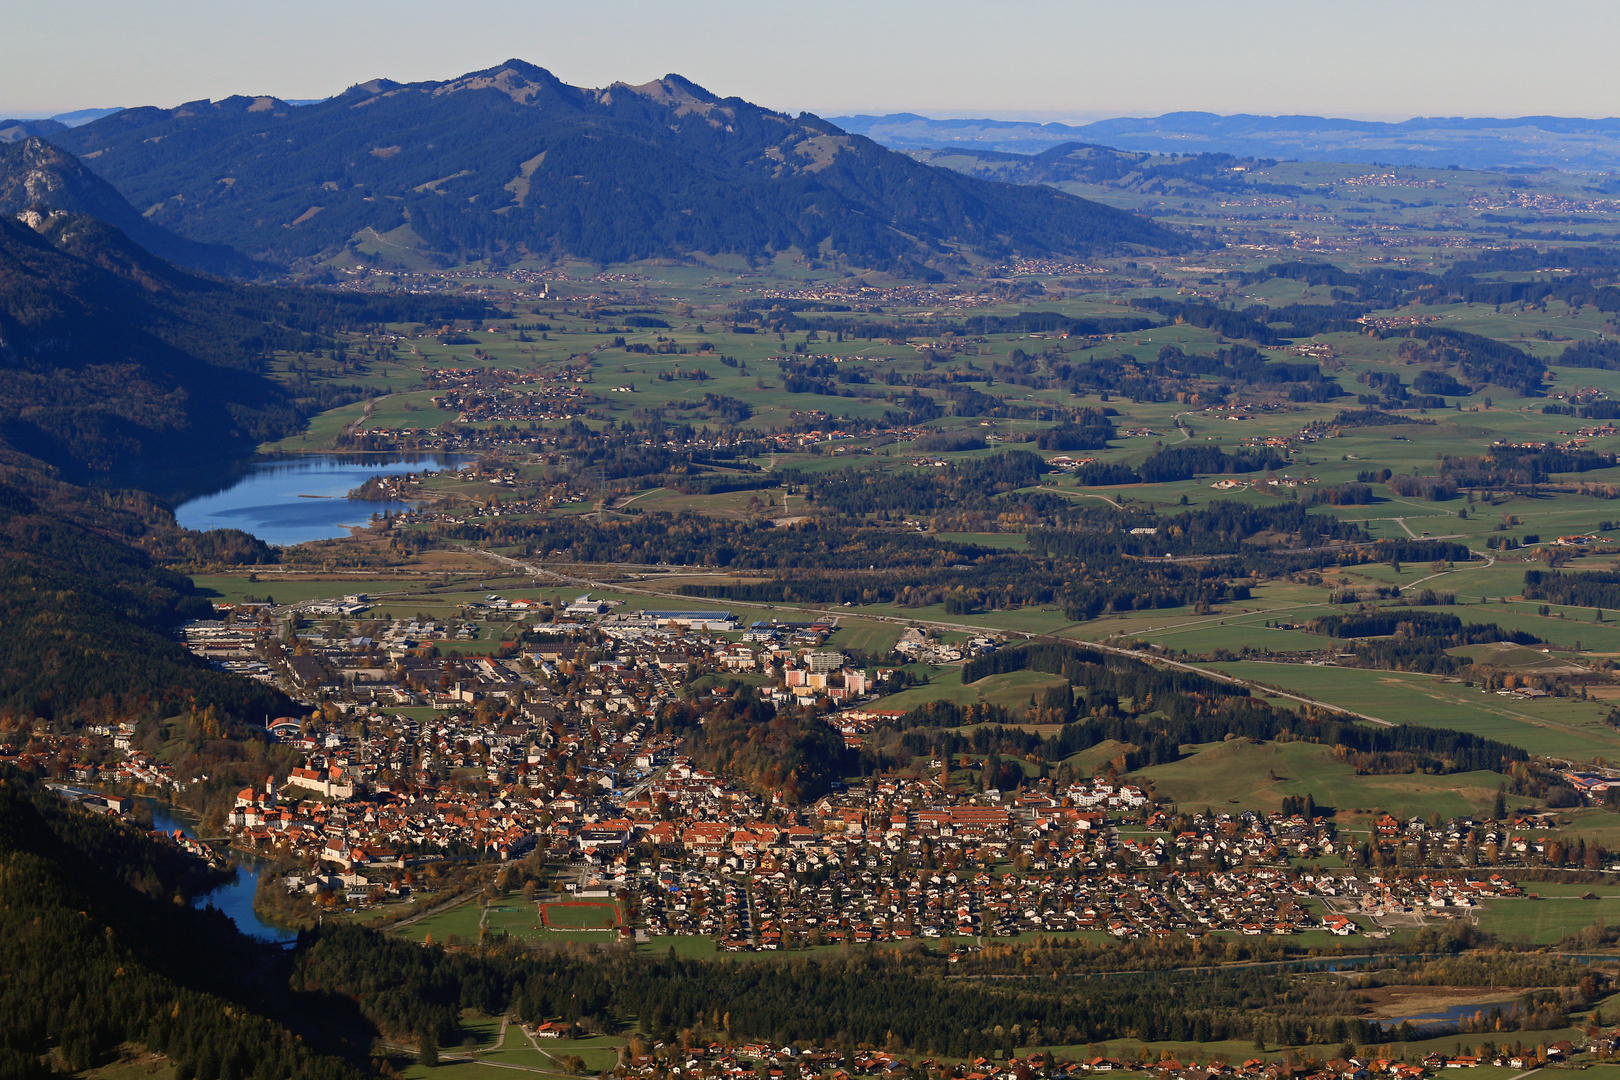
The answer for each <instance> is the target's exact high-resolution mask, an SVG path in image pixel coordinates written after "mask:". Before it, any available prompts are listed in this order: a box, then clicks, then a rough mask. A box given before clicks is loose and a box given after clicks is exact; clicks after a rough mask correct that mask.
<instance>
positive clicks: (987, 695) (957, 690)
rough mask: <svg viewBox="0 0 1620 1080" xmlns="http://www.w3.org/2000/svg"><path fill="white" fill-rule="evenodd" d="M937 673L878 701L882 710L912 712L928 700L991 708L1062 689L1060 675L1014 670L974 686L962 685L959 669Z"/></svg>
mask: <svg viewBox="0 0 1620 1080" xmlns="http://www.w3.org/2000/svg"><path fill="white" fill-rule="evenodd" d="M936 670H940V671H941V673H940V674H938V675H933V676H931V677H930V681H929V684H928V685H927V686H917V687H913V688H911V689H910V690H902V691H900V692H899V693H898V694H893V695H891V696H889V697H886V698H883V699H882V700H881V701H880V702H878V705H879V707H881V708H884V709H914V708H916V707H917V706H918V705H922V704H924V703H926V702H930V701H951V702H955V703H956V704H958V705H971V704H975V703H977V702H981V701H983V702H987V703H989V704H991V705H1005V706H1009V707H1011V706H1018V705H1027V704H1028V703H1029V699H1030V696H1031V695H1034V696H1035V697H1036V698H1037V699H1038V698H1039V697H1040V696H1041V695H1042V694H1044V693H1045V692H1046V690H1047V689H1048V688H1050V687H1054V686H1063V685H1065V680H1064V678H1063V676H1061V675H1048V674H1046V673H1045V672H1040V671H1014V672H1010V673H1008V674H1006V675H990V676H987V677H985V678H983V679H980V680H979V681H978V682H976V683H971V684H969V685H967V686H964V685H962V669H961V668H959V667H953V668H946V669H936Z"/></svg>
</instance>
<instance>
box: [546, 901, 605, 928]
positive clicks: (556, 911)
mask: <svg viewBox="0 0 1620 1080" xmlns="http://www.w3.org/2000/svg"><path fill="white" fill-rule="evenodd" d="M540 918H541V920H542V921H543V923H544V925H545V926H547V927H548V928H550V929H553V930H611V929H613V928H614V927H615V926H617V925H619V909H618V908H617V907H616V906H614V905H613V904H596V903H590V902H586V901H565V902H563V903H557V904H541V905H540Z"/></svg>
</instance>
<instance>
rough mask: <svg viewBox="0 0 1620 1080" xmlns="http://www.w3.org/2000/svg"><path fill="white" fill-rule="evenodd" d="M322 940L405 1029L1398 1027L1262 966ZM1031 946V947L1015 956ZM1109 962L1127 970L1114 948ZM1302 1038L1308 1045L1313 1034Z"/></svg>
mask: <svg viewBox="0 0 1620 1080" xmlns="http://www.w3.org/2000/svg"><path fill="white" fill-rule="evenodd" d="M306 942H307V944H306V945H305V947H304V948H303V949H301V952H300V958H299V969H298V971H299V978H300V979H301V980H302V985H305V986H319V987H321V988H322V989H326V990H332V991H335V992H337V993H342V994H345V995H349V996H352V997H354V998H355V999H356V1000H357V1001H358V1002H359V1004H360V1007H361V1008H362V1009H363V1010H364V1011H365V1013H366V1015H367V1016H368V1017H370V1018H372V1019H373V1020H374V1021H375V1022H377V1023H378V1025H379V1026H380V1027H382V1028H383V1030H384V1031H387V1032H388V1033H389V1034H391V1035H393V1036H394V1037H396V1038H408V1037H419V1036H420V1035H422V1034H426V1033H427V1031H428V1030H429V1028H428V1025H431V1024H433V1023H434V1022H435V1020H437V1019H438V1018H439V1017H446V1018H448V1017H451V1016H453V1010H452V1009H451V1008H450V1003H454V1004H457V1005H465V1006H466V1007H471V1008H477V1009H479V1010H481V1011H486V1012H491V1013H499V1012H501V1011H503V1010H506V1009H511V1010H512V1011H513V1012H514V1013H515V1015H516V1016H517V1018H518V1019H520V1020H522V1021H523V1022H525V1023H533V1022H538V1021H542V1020H547V1019H551V1018H554V1017H562V1018H563V1019H565V1020H568V1021H584V1022H585V1024H586V1025H587V1026H589V1027H591V1028H602V1027H607V1028H610V1029H611V1028H612V1027H614V1026H616V1025H618V1024H621V1023H627V1022H629V1021H630V1019H631V1018H632V1017H633V1018H634V1024H635V1026H636V1028H637V1029H638V1030H639V1031H641V1032H642V1033H644V1034H645V1035H647V1036H648V1037H649V1038H653V1039H657V1040H662V1041H666V1042H672V1043H673V1042H675V1041H678V1037H679V1035H680V1033H681V1032H683V1031H684V1032H688V1033H690V1034H691V1035H692V1036H694V1037H697V1038H705V1039H707V1038H729V1039H733V1040H738V1041H741V1040H748V1039H760V1040H766V1041H770V1042H773V1043H782V1044H786V1043H800V1044H816V1045H823V1046H833V1047H838V1048H842V1049H845V1050H847V1051H849V1052H853V1051H854V1050H855V1048H856V1047H857V1046H861V1045H865V1046H878V1045H889V1046H896V1047H898V1048H904V1049H909V1050H911V1051H913V1052H917V1053H928V1054H936V1055H949V1056H952V1057H973V1056H976V1055H985V1054H991V1053H995V1052H997V1051H1000V1052H1001V1053H1003V1054H1006V1053H1008V1052H1010V1051H1011V1050H1012V1049H1014V1048H1015V1047H1017V1046H1021V1045H1027V1044H1041V1043H1070V1044H1072V1043H1087V1042H1098V1041H1105V1040H1111V1039H1122V1038H1127V1037H1128V1038H1133V1039H1144V1040H1165V1039H1175V1040H1184V1041H1199V1042H1207V1041H1215V1040H1221V1039H1245V1040H1252V1039H1254V1038H1255V1037H1256V1036H1262V1037H1265V1038H1267V1039H1275V1038H1280V1037H1282V1036H1284V1035H1286V1034H1287V1033H1288V1031H1289V1030H1290V1029H1291V1028H1292V1027H1293V1026H1294V1025H1296V1024H1297V1025H1298V1027H1299V1030H1300V1031H1301V1032H1302V1033H1303V1031H1304V1030H1305V1029H1306V1027H1307V1026H1309V1025H1311V1024H1313V1023H1319V1024H1321V1025H1322V1028H1323V1032H1324V1034H1327V1033H1329V1032H1332V1033H1335V1034H1342V1035H1343V1036H1344V1037H1345V1038H1349V1039H1353V1040H1355V1041H1357V1042H1361V1041H1367V1042H1374V1043H1376V1042H1378V1041H1380V1040H1381V1039H1382V1038H1383V1037H1384V1031H1383V1028H1382V1027H1381V1026H1380V1025H1379V1024H1378V1023H1377V1022H1376V1021H1364V1020H1360V1019H1354V1018H1346V1017H1345V1016H1344V1015H1342V1013H1341V1015H1338V1016H1333V1015H1324V1014H1314V1015H1313V1014H1312V1013H1311V1011H1310V1010H1309V1009H1307V1008H1306V1007H1305V1006H1303V1005H1301V1004H1298V1003H1297V1001H1298V996H1297V994H1296V995H1294V996H1293V998H1291V997H1290V995H1289V992H1288V988H1289V987H1290V986H1291V985H1293V980H1294V978H1295V976H1293V975H1291V974H1290V973H1278V972H1266V971H1263V970H1256V969H1235V970H1231V971H1224V972H1220V973H1216V974H1210V973H1203V972H1162V973H1152V974H1120V975H1117V976H1115V977H1113V978H1109V979H1098V980H1087V981H1084V982H1075V981H1072V980H1062V981H1058V980H1038V981H1023V982H1020V983H1018V984H1016V985H1005V984H1000V983H997V982H995V981H994V980H993V979H991V980H984V979H951V978H947V977H946V964H945V962H944V960H943V959H942V958H940V957H938V956H935V955H931V954H928V953H907V952H902V951H898V950H892V951H891V950H864V951H861V952H856V953H851V954H850V955H848V956H843V957H838V958H832V959H825V960H824V959H819V958H808V957H807V958H802V959H801V958H798V957H793V958H783V959H781V960H778V961H774V962H772V963H767V964H717V963H712V962H703V961H698V960H686V959H680V958H677V957H675V956H674V955H673V954H672V955H670V956H668V957H658V958H653V957H643V956H637V955H635V954H633V953H627V952H622V951H618V950H604V951H603V952H601V953H599V954H598V955H596V956H591V957H582V956H578V955H574V954H568V953H560V952H559V953H546V954H533V953H530V954H517V953H510V952H505V951H502V950H484V951H482V952H479V953H473V952H457V953H444V952H441V951H440V950H438V949H435V948H429V949H422V948H421V947H420V946H416V945H412V944H409V943H406V942H403V941H399V940H397V939H393V940H389V939H385V938H383V937H382V936H381V935H378V934H376V933H375V932H372V931H367V930H363V929H359V928H355V927H351V926H341V925H336V924H335V925H334V926H332V927H327V928H323V929H322V930H321V931H320V932H319V933H317V934H311V935H308V937H307V938H306ZM1010 948H1012V947H1009V946H997V947H995V949H994V951H993V953H992V955H991V956H990V957H989V958H988V959H987V961H986V962H987V963H994V962H997V961H1000V960H1001V958H1002V954H1003V952H1004V951H1005V950H1008V949H1010ZM1241 948H1242V947H1241V946H1240V950H1241ZM987 951H988V950H987ZM1114 951H1115V952H1116V953H1117V954H1118V955H1119V958H1120V959H1121V960H1124V959H1126V953H1127V952H1129V953H1131V955H1130V956H1129V959H1130V960H1131V961H1133V962H1135V961H1138V960H1139V957H1138V955H1137V954H1139V953H1140V952H1141V950H1119V949H1116V950H1114ZM1165 951H1167V952H1169V951H1172V950H1165ZM1178 951H1184V950H1178ZM1022 952H1023V950H1018V952H1017V954H1015V956H1014V960H1015V962H1016V961H1017V959H1018V958H1019V957H1021V955H1022ZM1082 954H1085V955H1088V956H1090V955H1096V956H1101V954H1102V950H1100V949H1097V948H1094V947H1088V948H1082V949H1076V950H1073V952H1072V954H1065V956H1064V959H1068V958H1069V956H1070V955H1072V957H1073V958H1074V959H1076V960H1079V959H1080V958H1081V956H1082ZM1103 963H1104V964H1105V965H1107V966H1113V965H1112V964H1109V963H1108V960H1107V959H1106V958H1104V959H1103ZM1042 966H1043V968H1044V967H1045V966H1046V965H1044V964H1043V965H1042ZM952 973H953V974H954V972H952ZM992 973H993V972H992ZM1020 973H1023V972H1020ZM424 987H427V988H432V989H433V990H434V991H435V994H436V998H437V1000H438V1001H440V1002H443V1003H445V1004H441V1005H439V1006H438V1007H437V1008H436V1010H435V1011H434V1013H433V1014H426V1013H423V1012H421V1011H413V1010H412V1008H411V1007H410V1006H409V1004H408V1003H407V1002H406V1001H404V1000H402V999H404V998H406V997H407V995H408V994H409V993H410V992H411V991H412V990H416V989H419V988H424ZM1290 1001H1293V1002H1295V1003H1294V1004H1289V1002H1290ZM1335 1004H1337V1002H1335ZM1350 1011H1351V1010H1350V1009H1349V1008H1348V1007H1346V1008H1344V1009H1343V1012H1344V1013H1348V1012H1350ZM412 1024H419V1025H422V1027H421V1028H416V1027H411V1026H409V1025H412ZM1299 1041H1307V1040H1306V1039H1305V1038H1304V1037H1303V1035H1302V1036H1301V1038H1300V1040H1299Z"/></svg>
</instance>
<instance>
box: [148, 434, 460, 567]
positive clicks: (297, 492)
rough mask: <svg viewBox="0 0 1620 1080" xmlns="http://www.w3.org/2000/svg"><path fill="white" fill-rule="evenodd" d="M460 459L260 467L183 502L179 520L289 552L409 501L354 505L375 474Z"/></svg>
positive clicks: (363, 458) (334, 457)
mask: <svg viewBox="0 0 1620 1080" xmlns="http://www.w3.org/2000/svg"><path fill="white" fill-rule="evenodd" d="M467 460H470V459H469V458H467V457H466V456H465V455H460V454H319V455H310V456H308V457H302V456H301V457H296V458H281V459H276V460H273V461H256V462H254V463H252V464H251V465H250V466H249V467H248V470H247V471H246V472H245V473H243V474H242V475H241V476H240V477H238V478H237V479H236V480H235V481H234V482H232V483H231V484H230V486H228V487H226V488H225V489H223V490H221V491H216V492H213V493H212V494H208V495H202V496H199V497H197V498H193V499H189V500H187V501H185V502H183V503H181V504H180V505H179V506H178V507H177V508H176V509H175V517H176V518H178V519H179V522H180V524H181V525H183V526H184V527H186V528H188V529H198V530H203V531H206V530H208V529H241V530H242V531H243V532H249V533H252V534H253V535H254V536H257V537H258V538H259V539H260V540H263V541H264V542H265V543H267V544H275V545H277V546H282V547H285V546H287V545H289V544H302V543H304V542H306V541H309V540H330V539H332V538H334V537H340V536H346V535H348V531H349V529H350V528H352V527H354V526H360V525H365V524H366V523H367V522H369V521H370V520H371V516H372V515H373V514H381V513H382V512H383V511H384V510H391V511H393V512H394V513H399V512H401V511H404V510H409V509H410V508H411V504H410V503H405V502H377V501H372V500H367V499H350V498H348V497H347V496H348V493H349V492H351V491H353V490H354V489H355V488H357V487H359V486H360V485H361V484H363V483H365V482H366V481H367V480H368V479H370V478H371V477H373V476H393V475H397V474H399V473H407V472H421V471H423V470H428V469H432V470H442V469H447V468H456V467H458V466H460V465H461V464H462V463H464V462H465V461H467Z"/></svg>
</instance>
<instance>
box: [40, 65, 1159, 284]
mask: <svg viewBox="0 0 1620 1080" xmlns="http://www.w3.org/2000/svg"><path fill="white" fill-rule="evenodd" d="M233 100H234V99H233ZM272 100H273V99H272ZM257 101H258V99H252V98H243V99H240V101H237V102H236V103H235V104H233V105H232V106H231V108H232V109H234V110H235V111H234V112H229V113H227V111H226V110H225V109H222V108H218V107H213V106H209V107H208V108H207V109H206V110H205V109H204V108H203V107H202V106H200V105H194V106H191V107H188V108H186V109H182V110H178V111H165V110H160V109H131V110H127V111H125V112H123V113H120V114H118V115H117V116H114V117H109V118H107V119H105V120H100V121H96V122H94V123H91V124H88V125H86V126H84V127H82V128H74V129H72V130H71V131H68V132H63V133H61V135H60V136H59V137H58V138H57V141H58V142H60V143H61V145H63V146H65V147H67V148H68V149H70V150H76V151H78V152H80V153H83V154H84V155H85V161H86V164H87V165H88V167H90V168H92V169H94V170H95V171H96V172H97V173H99V174H100V175H101V176H103V177H105V178H106V179H108V180H109V181H111V182H112V183H114V184H118V185H120V186H121V187H122V189H123V190H124V191H125V192H126V193H127V194H128V195H129V196H130V197H131V198H132V199H133V200H134V201H135V202H136V204H137V205H139V206H141V207H142V208H146V209H147V219H148V220H149V221H150V222H151V223H154V224H163V225H166V226H168V227H170V228H173V229H176V230H178V231H183V232H185V233H187V234H189V235H194V236H197V237H199V238H201V237H207V238H209V239H212V240H221V241H225V242H229V243H231V244H233V245H235V246H237V247H238V248H240V249H241V250H244V251H250V252H253V253H255V254H256V255H259V256H260V257H266V258H272V259H276V260H288V261H292V260H315V261H324V260H327V259H331V258H334V257H336V256H338V255H339V254H340V253H342V252H345V251H348V252H351V253H353V255H355V256H358V257H360V258H367V259H373V260H375V261H376V262H377V263H378V265H392V264H393V262H395V261H397V260H413V259H417V258H420V257H421V256H422V255H424V254H427V253H432V257H433V258H435V259H442V258H466V257H469V256H472V255H473V254H474V253H478V257H485V256H487V257H492V258H498V259H508V258H549V257H555V256H558V255H563V254H566V255H571V256H575V257H581V258H587V259H591V260H593V261H597V262H601V263H616V262H632V261H635V260H638V259H645V258H670V257H674V258H681V257H685V256H688V255H692V254H694V253H699V252H701V253H705V254H710V255H713V254H720V253H727V254H739V255H746V256H748V257H750V258H753V257H771V256H772V255H774V254H775V253H778V252H783V251H789V250H792V251H798V252H818V251H827V250H836V251H837V252H838V253H839V256H840V258H841V259H843V260H847V261H850V262H852V263H853V264H854V265H859V266H864V267H866V268H870V269H885V270H887V269H894V270H899V271H901V272H903V273H914V272H919V271H920V269H921V268H925V267H926V268H928V271H929V272H930V273H941V274H942V273H946V272H966V271H967V269H968V268H969V265H970V264H969V263H968V261H967V260H966V259H965V258H964V257H963V256H961V255H960V254H958V252H959V250H960V249H969V250H972V251H975V252H977V253H979V254H980V255H982V256H985V257H989V258H1000V257H1003V256H1005V255H1006V254H1008V253H1010V252H1012V251H1015V250H1016V251H1028V252H1031V253H1044V252H1049V251H1056V252H1062V253H1064V254H1079V253H1082V252H1088V251H1094V250H1098V249H1101V248H1112V247H1116V246H1118V245H1121V244H1133V245H1134V244H1141V245H1148V246H1153V247H1159V248H1177V249H1179V248H1182V247H1185V246H1187V244H1188V240H1187V238H1186V237H1184V236H1180V235H1178V234H1176V233H1175V232H1173V231H1172V230H1169V229H1166V228H1164V227H1162V226H1160V225H1157V224H1155V223H1153V222H1151V221H1148V220H1146V219H1144V218H1140V217H1137V216H1135V215H1132V214H1128V213H1125V212H1123V211H1119V210H1114V209H1110V208H1108V207H1104V206H1100V205H1098V204H1096V203H1090V202H1087V201H1085V200H1083V199H1079V198H1076V197H1074V196H1071V195H1066V194H1064V193H1062V192H1059V191H1057V190H1054V189H1050V188H1044V189H1043V188H1029V187H1018V186H1016V185H1010V184H998V183H994V182H989V181H985V180H980V179H975V178H971V177H964V176H960V175H958V174H956V173H953V172H949V171H947V170H941V169H934V168H930V167H929V166H926V165H922V164H920V163H918V162H915V161H913V160H911V159H910V158H908V157H905V156H904V155H901V154H896V153H893V152H892V151H889V150H885V149H883V148H882V147H881V146H879V145H877V144H876V143H874V142H871V141H870V140H867V139H862V138H855V137H852V136H850V135H849V134H848V133H846V132H844V131H842V130H840V129H839V128H837V127H835V126H834V125H832V124H830V123H828V122H826V121H823V120H820V119H818V118H816V117H812V116H808V115H806V116H801V117H799V118H797V119H795V118H794V117H791V116H788V115H786V114H784V113H781V112H777V111H774V110H771V109H767V108H764V107H762V106H758V105H753V104H750V103H749V102H747V101H744V100H742V99H741V98H736V97H721V96H719V95H717V94H714V93H711V92H710V91H709V90H708V89H706V88H704V87H702V86H699V85H698V84H696V83H694V82H692V81H691V80H690V79H687V78H685V77H684V76H681V75H678V74H669V75H666V76H664V77H663V78H661V79H655V80H653V81H651V82H646V83H642V84H639V85H631V84H629V83H624V82H616V83H613V84H611V85H609V86H608V87H606V88H605V89H587V88H581V87H575V86H570V85H568V84H567V83H564V82H562V81H560V80H558V79H557V77H556V76H554V75H553V74H552V73H551V72H549V71H547V70H545V69H544V68H541V67H538V66H536V65H534V64H530V63H528V62H526V61H523V60H517V59H513V60H507V61H505V62H504V63H501V64H497V65H495V66H494V67H490V68H486V69H484V70H481V71H474V72H469V73H468V74H465V75H462V76H459V77H458V78H454V79H449V80H444V81H437V80H430V81H422V82H413V83H405V84H400V83H395V82H390V81H387V80H377V81H375V82H373V83H368V84H362V85H361V86H357V87H352V88H350V90H348V91H346V92H345V93H344V94H343V95H341V96H340V97H339V98H338V99H335V100H331V101H328V102H323V103H319V104H315V105H311V106H309V107H308V108H286V109H281V108H277V107H271V108H261V109H260V110H259V111H254V108H253V105H254V104H255V103H257ZM244 102H245V103H247V104H243V103H244ZM384 236H387V237H389V238H390V239H388V240H381V239H380V238H382V237H384ZM401 239H402V240H403V241H404V245H405V246H402V245H401V243H400V240H401ZM934 263H938V264H939V267H938V268H935V267H933V266H932V264H934Z"/></svg>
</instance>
